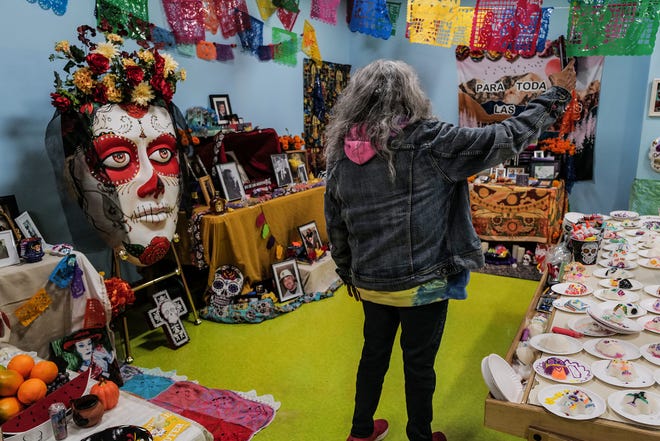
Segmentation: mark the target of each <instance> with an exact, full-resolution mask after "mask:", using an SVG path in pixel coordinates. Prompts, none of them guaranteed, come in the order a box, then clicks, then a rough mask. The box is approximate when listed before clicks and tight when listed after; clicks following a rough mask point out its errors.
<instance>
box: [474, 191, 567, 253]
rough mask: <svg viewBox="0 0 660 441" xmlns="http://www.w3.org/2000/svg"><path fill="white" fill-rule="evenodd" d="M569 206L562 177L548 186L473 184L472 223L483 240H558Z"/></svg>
mask: <svg viewBox="0 0 660 441" xmlns="http://www.w3.org/2000/svg"><path fill="white" fill-rule="evenodd" d="M567 205H568V198H567V195H566V188H565V186H564V181H561V180H556V181H554V183H553V186H552V187H548V188H539V187H521V186H517V185H507V184H492V183H487V184H470V208H471V214H472V224H473V225H474V228H475V230H476V232H477V235H479V237H480V238H481V239H482V240H484V241H510V242H539V243H556V242H557V241H558V240H559V237H560V235H561V222H562V218H563V217H564V213H565V211H566V208H567Z"/></svg>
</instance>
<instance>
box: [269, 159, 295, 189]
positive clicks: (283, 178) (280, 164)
mask: <svg viewBox="0 0 660 441" xmlns="http://www.w3.org/2000/svg"><path fill="white" fill-rule="evenodd" d="M270 160H271V161H272V163H273V171H274V172H275V181H276V182H277V186H278V187H284V186H286V185H290V184H293V174H292V173H291V167H289V155H287V154H286V153H278V154H275V155H270Z"/></svg>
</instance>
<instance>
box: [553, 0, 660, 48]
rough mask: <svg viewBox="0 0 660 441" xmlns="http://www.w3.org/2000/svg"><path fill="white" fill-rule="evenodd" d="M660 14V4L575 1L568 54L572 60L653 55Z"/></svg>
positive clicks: (654, 1)
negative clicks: (587, 57) (605, 56)
mask: <svg viewBox="0 0 660 441" xmlns="http://www.w3.org/2000/svg"><path fill="white" fill-rule="evenodd" d="M659 11H660V0H629V1H625V0H624V1H621V0H617V1H614V0H599V1H593V0H591V1H577V0H573V1H571V12H570V17H571V20H570V22H569V28H568V37H567V39H566V53H567V55H568V56H570V57H573V56H575V57H584V56H586V55H651V54H652V53H653V47H654V46H655V37H656V34H657V33H658V24H659V23H660V12H659Z"/></svg>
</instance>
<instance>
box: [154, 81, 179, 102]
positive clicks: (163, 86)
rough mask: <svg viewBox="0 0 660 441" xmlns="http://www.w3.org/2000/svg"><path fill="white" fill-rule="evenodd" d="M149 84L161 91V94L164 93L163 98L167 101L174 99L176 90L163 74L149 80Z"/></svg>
mask: <svg viewBox="0 0 660 441" xmlns="http://www.w3.org/2000/svg"><path fill="white" fill-rule="evenodd" d="M149 84H151V87H153V88H154V90H156V91H157V92H160V94H161V95H163V99H164V100H165V101H166V102H168V103H169V102H170V101H172V97H173V96H174V91H173V90H172V88H171V87H170V84H169V83H168V82H167V81H166V80H165V78H163V76H162V75H157V76H155V77H153V78H152V79H151V81H149Z"/></svg>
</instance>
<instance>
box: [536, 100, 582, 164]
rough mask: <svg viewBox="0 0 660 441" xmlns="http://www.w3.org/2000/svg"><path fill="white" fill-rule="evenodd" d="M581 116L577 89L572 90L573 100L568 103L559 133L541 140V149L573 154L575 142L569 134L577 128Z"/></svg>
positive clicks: (558, 153)
mask: <svg viewBox="0 0 660 441" xmlns="http://www.w3.org/2000/svg"><path fill="white" fill-rule="evenodd" d="M579 118H580V102H579V100H578V97H577V94H576V93H575V90H573V91H572V92H571V101H570V102H569V103H568V104H567V105H566V110H565V111H564V115H563V116H562V119H561V124H560V126H559V135H558V136H557V137H556V138H549V139H544V140H543V141H541V142H539V147H540V148H541V150H548V151H551V152H552V153H555V154H557V155H568V156H573V155H574V154H575V144H574V143H573V142H572V141H571V140H570V139H568V136H569V135H570V134H571V132H573V130H575V123H576V121H577V120H578V119H579Z"/></svg>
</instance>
